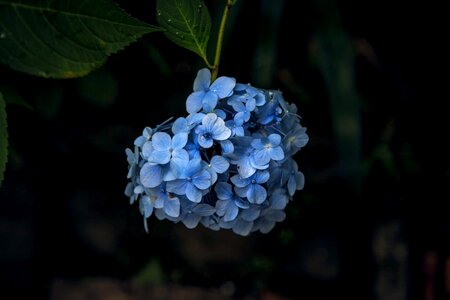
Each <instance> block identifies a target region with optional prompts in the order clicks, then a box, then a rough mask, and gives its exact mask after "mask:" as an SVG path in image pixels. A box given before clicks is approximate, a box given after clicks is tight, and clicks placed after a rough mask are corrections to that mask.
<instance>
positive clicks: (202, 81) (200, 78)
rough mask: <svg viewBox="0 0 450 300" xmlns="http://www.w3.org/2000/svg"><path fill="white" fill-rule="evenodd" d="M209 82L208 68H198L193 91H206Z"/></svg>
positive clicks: (209, 73)
mask: <svg viewBox="0 0 450 300" xmlns="http://www.w3.org/2000/svg"><path fill="white" fill-rule="evenodd" d="M210 84H211V72H210V71H209V69H208V68H203V69H200V70H199V71H198V72H197V77H195V80H194V91H206V90H207V89H208V88H209V85H210Z"/></svg>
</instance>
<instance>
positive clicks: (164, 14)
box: [156, 0, 211, 60]
mask: <svg viewBox="0 0 450 300" xmlns="http://www.w3.org/2000/svg"><path fill="white" fill-rule="evenodd" d="M156 8H157V19H158V23H159V25H161V27H163V28H164V29H166V31H164V34H165V35H166V36H167V38H169V39H170V40H171V41H172V42H174V43H175V44H177V45H179V46H181V47H184V48H186V49H188V50H191V51H193V52H195V53H197V54H198V55H200V57H201V58H203V59H204V60H206V46H207V44H208V40H209V33H210V31H211V17H210V15H209V12H208V9H207V8H206V6H205V4H204V3H203V1H201V0H158V1H157V2H156Z"/></svg>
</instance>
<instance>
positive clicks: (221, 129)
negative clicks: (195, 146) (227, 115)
mask: <svg viewBox="0 0 450 300" xmlns="http://www.w3.org/2000/svg"><path fill="white" fill-rule="evenodd" d="M195 133H196V134H198V143H199V145H200V146H202V147H203V148H210V147H212V145H213V141H214V140H217V141H223V140H226V139H227V138H229V137H230V135H231V130H230V129H229V128H228V127H226V126H225V122H224V121H223V120H222V119H221V118H219V117H218V116H217V115H216V114H213V113H209V114H207V115H206V116H205V117H204V118H203V120H202V125H199V126H197V128H196V129H195Z"/></svg>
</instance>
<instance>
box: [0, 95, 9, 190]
mask: <svg viewBox="0 0 450 300" xmlns="http://www.w3.org/2000/svg"><path fill="white" fill-rule="evenodd" d="M5 106H6V105H5V101H4V100H3V96H2V94H1V93H0V186H1V185H2V181H3V178H4V177H3V176H4V175H3V174H4V172H5V169H6V162H7V161H8V131H7V130H6V129H7V123H6V109H5Z"/></svg>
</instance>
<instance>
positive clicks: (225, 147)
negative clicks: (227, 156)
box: [220, 140, 234, 153]
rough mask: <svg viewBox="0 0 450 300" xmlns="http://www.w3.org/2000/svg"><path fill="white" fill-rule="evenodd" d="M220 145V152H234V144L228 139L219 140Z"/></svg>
mask: <svg viewBox="0 0 450 300" xmlns="http://www.w3.org/2000/svg"><path fill="white" fill-rule="evenodd" d="M220 146H221V148H222V153H233V152H234V145H233V143H232V142H231V141H229V140H225V141H221V142H220Z"/></svg>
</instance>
